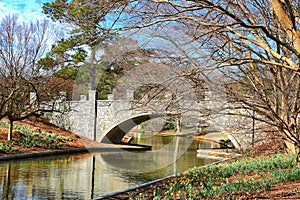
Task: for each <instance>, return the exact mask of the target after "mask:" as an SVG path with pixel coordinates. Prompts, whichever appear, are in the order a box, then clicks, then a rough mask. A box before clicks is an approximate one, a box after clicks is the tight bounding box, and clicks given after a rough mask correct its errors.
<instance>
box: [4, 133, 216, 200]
mask: <svg viewBox="0 0 300 200" xmlns="http://www.w3.org/2000/svg"><path fill="white" fill-rule="evenodd" d="M133 142H136V143H138V144H146V145H151V146H153V150H152V151H146V152H141V151H139V152H137V151H135V152H133V151H125V150H121V151H118V152H91V153H85V154H72V155H64V156H63V155H60V156H51V157H49V156H48V157H39V158H31V159H26V160H25V159H24V160H14V161H5V162H1V163H0V177H1V178H0V180H1V182H0V199H17V200H19V199H93V198H97V197H99V196H102V195H105V194H108V193H112V192H116V191H120V190H124V189H126V188H130V187H133V186H136V185H139V184H142V183H145V182H149V181H152V180H156V179H159V178H163V177H166V176H169V175H173V174H175V173H179V172H182V171H184V170H187V169H188V168H192V167H194V166H203V165H207V164H210V163H213V162H215V161H216V160H211V159H203V158H198V157H197V153H196V150H197V149H198V148H199V146H201V147H211V144H210V143H199V142H196V141H193V139H192V138H185V137H174V136H164V137H163V136H151V137H146V138H135V139H134V141H133Z"/></svg>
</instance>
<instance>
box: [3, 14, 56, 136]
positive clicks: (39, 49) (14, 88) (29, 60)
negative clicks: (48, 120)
mask: <svg viewBox="0 0 300 200" xmlns="http://www.w3.org/2000/svg"><path fill="white" fill-rule="evenodd" d="M53 33H54V32H53V29H52V30H51V27H50V26H49V23H48V22H47V21H46V20H45V21H36V22H30V23H25V22H22V21H20V20H19V19H18V17H17V16H15V15H8V16H6V17H4V18H2V19H1V22H0V41H1V42H0V77H1V78H0V88H1V90H0V97H1V99H0V119H2V118H4V117H7V118H8V120H9V121H10V129H9V134H8V140H10V139H12V129H13V122H14V121H18V120H23V119H26V118H28V117H30V116H32V115H34V114H37V113H39V112H49V111H53V108H52V107H51V106H50V107H51V108H50V107H47V108H46V107H43V106H41V104H42V101H43V100H44V101H51V100H52V97H53V95H54V94H53V93H52V92H51V91H50V90H49V88H48V86H47V82H49V80H50V79H51V75H52V70H50V69H47V70H46V69H44V68H43V66H41V65H39V62H38V61H39V59H40V58H41V57H43V56H44V55H45V53H46V50H47V47H48V46H49V44H48V42H49V39H50V38H53V37H54V34H53ZM30 93H31V94H34V95H31V96H30Z"/></svg>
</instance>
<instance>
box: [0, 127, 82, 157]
mask: <svg viewBox="0 0 300 200" xmlns="http://www.w3.org/2000/svg"><path fill="white" fill-rule="evenodd" d="M8 128H9V123H8V122H5V121H1V122H0V155H2V154H3V155H5V154H18V153H26V152H32V151H43V150H47V149H59V148H66V147H73V146H74V147H77V146H78V145H77V144H76V139H77V138H76V137H75V135H74V134H71V133H70V134H65V135H62V134H61V132H60V131H59V130H58V129H55V128H52V129H51V128H50V127H49V128H48V129H47V130H43V129H40V128H37V127H35V128H33V127H29V126H24V125H14V127H13V129H14V131H13V139H12V140H11V141H7V140H6V138H7V132H8ZM54 131H55V132H54ZM56 131H58V132H56Z"/></svg>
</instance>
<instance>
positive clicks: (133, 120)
mask: <svg viewBox="0 0 300 200" xmlns="http://www.w3.org/2000/svg"><path fill="white" fill-rule="evenodd" d="M171 115H172V114H168V113H144V114H140V115H136V116H134V117H130V118H128V119H125V120H123V121H121V122H119V123H115V124H114V125H112V126H111V127H110V128H108V129H107V130H106V131H105V132H104V133H103V134H102V135H101V138H100V141H101V142H103V143H114V144H119V143H120V142H121V140H122V138H123V137H124V136H125V135H126V134H127V133H128V132H129V131H130V130H131V129H132V128H134V127H135V126H137V125H139V124H141V123H143V122H145V121H148V120H151V119H155V118H160V117H165V116H171ZM220 134H224V135H226V136H227V137H228V139H230V140H231V142H232V144H233V146H234V147H235V148H237V149H240V148H241V144H240V143H239V141H238V140H237V139H236V138H235V137H234V136H233V135H232V134H230V133H229V132H226V131H222V132H220Z"/></svg>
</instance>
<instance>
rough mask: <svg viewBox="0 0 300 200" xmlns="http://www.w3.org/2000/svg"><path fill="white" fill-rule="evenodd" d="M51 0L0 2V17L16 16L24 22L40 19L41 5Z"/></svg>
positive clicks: (11, 0) (3, 0)
mask: <svg viewBox="0 0 300 200" xmlns="http://www.w3.org/2000/svg"><path fill="white" fill-rule="evenodd" d="M49 1H51V0H0V17H3V16H5V15H7V14H18V15H19V17H21V18H22V19H24V20H34V19H41V18H44V17H45V16H44V15H43V14H42V5H43V3H45V2H49Z"/></svg>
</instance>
